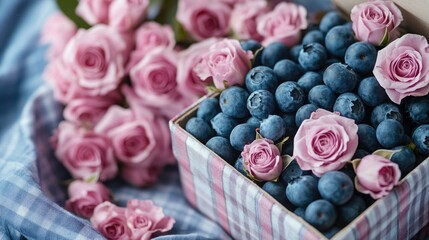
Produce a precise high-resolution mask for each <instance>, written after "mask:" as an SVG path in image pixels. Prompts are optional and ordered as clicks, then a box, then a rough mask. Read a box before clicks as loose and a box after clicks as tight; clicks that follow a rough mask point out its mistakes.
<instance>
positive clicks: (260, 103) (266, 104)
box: [247, 90, 276, 119]
mask: <svg viewBox="0 0 429 240" xmlns="http://www.w3.org/2000/svg"><path fill="white" fill-rule="evenodd" d="M247 109H248V110H249V112H250V114H251V115H252V116H253V117H256V118H259V119H265V118H267V117H268V115H270V114H273V113H274V111H275V110H276V100H275V98H274V96H273V94H271V93H270V92H269V91H267V90H257V91H254V92H252V93H251V94H250V96H249V98H248V99H247Z"/></svg>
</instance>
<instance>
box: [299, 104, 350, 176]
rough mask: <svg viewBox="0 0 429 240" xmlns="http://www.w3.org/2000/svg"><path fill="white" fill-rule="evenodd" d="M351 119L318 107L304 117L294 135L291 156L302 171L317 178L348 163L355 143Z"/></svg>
mask: <svg viewBox="0 0 429 240" xmlns="http://www.w3.org/2000/svg"><path fill="white" fill-rule="evenodd" d="M357 130H358V126H357V125H356V124H355V122H354V120H351V119H348V118H345V117H341V116H339V115H338V114H335V113H331V112H328V111H326V110H323V109H317V111H316V112H313V113H312V114H311V117H310V119H306V120H304V122H303V123H302V125H301V126H300V127H299V129H298V132H297V133H296V135H295V138H294V148H293V158H294V159H295V160H296V161H297V163H298V165H299V166H300V167H301V169H302V170H312V171H313V173H314V175H316V176H318V177H320V176H321V175H323V174H324V173H326V172H328V171H333V170H339V169H341V168H342V167H344V165H345V164H346V163H347V162H349V161H350V160H351V159H352V157H353V155H354V153H355V151H356V149H357V146H358V135H357Z"/></svg>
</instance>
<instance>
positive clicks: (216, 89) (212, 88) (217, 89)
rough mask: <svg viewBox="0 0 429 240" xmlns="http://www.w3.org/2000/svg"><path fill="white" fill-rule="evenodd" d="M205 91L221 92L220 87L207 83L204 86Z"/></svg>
mask: <svg viewBox="0 0 429 240" xmlns="http://www.w3.org/2000/svg"><path fill="white" fill-rule="evenodd" d="M206 90H207V92H213V93H220V92H222V89H219V88H216V87H215V86H214V85H208V86H206Z"/></svg>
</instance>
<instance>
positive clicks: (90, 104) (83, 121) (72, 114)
mask: <svg viewBox="0 0 429 240" xmlns="http://www.w3.org/2000/svg"><path fill="white" fill-rule="evenodd" d="M120 98H121V96H120V95H119V93H118V92H112V93H110V94H108V95H106V96H96V97H82V98H76V99H73V100H71V101H70V102H68V104H67V105H66V108H65V109H64V112H63V115H64V119H66V120H67V121H70V122H73V123H75V124H77V125H82V126H85V127H87V128H92V127H94V126H95V125H96V124H97V123H98V121H99V120H100V119H101V118H102V117H103V115H104V114H105V113H106V111H107V109H108V108H109V107H110V106H111V105H114V104H115V103H117V102H118V101H119V100H120Z"/></svg>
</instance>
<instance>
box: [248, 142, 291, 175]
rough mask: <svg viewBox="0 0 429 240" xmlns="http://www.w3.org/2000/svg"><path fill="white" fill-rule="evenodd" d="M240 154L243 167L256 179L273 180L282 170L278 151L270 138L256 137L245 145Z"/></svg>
mask: <svg viewBox="0 0 429 240" xmlns="http://www.w3.org/2000/svg"><path fill="white" fill-rule="evenodd" d="M241 156H242V157H243V163H244V168H245V169H246V170H247V172H248V173H249V174H250V176H252V177H254V178H256V179H257V180H262V181H272V180H275V179H277V178H278V177H279V175H280V173H281V172H282V170H283V161H282V157H281V156H280V151H279V149H278V148H277V147H276V145H274V143H273V141H271V140H270V139H256V140H255V141H253V142H252V143H251V144H248V145H245V146H244V149H243V152H241Z"/></svg>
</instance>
